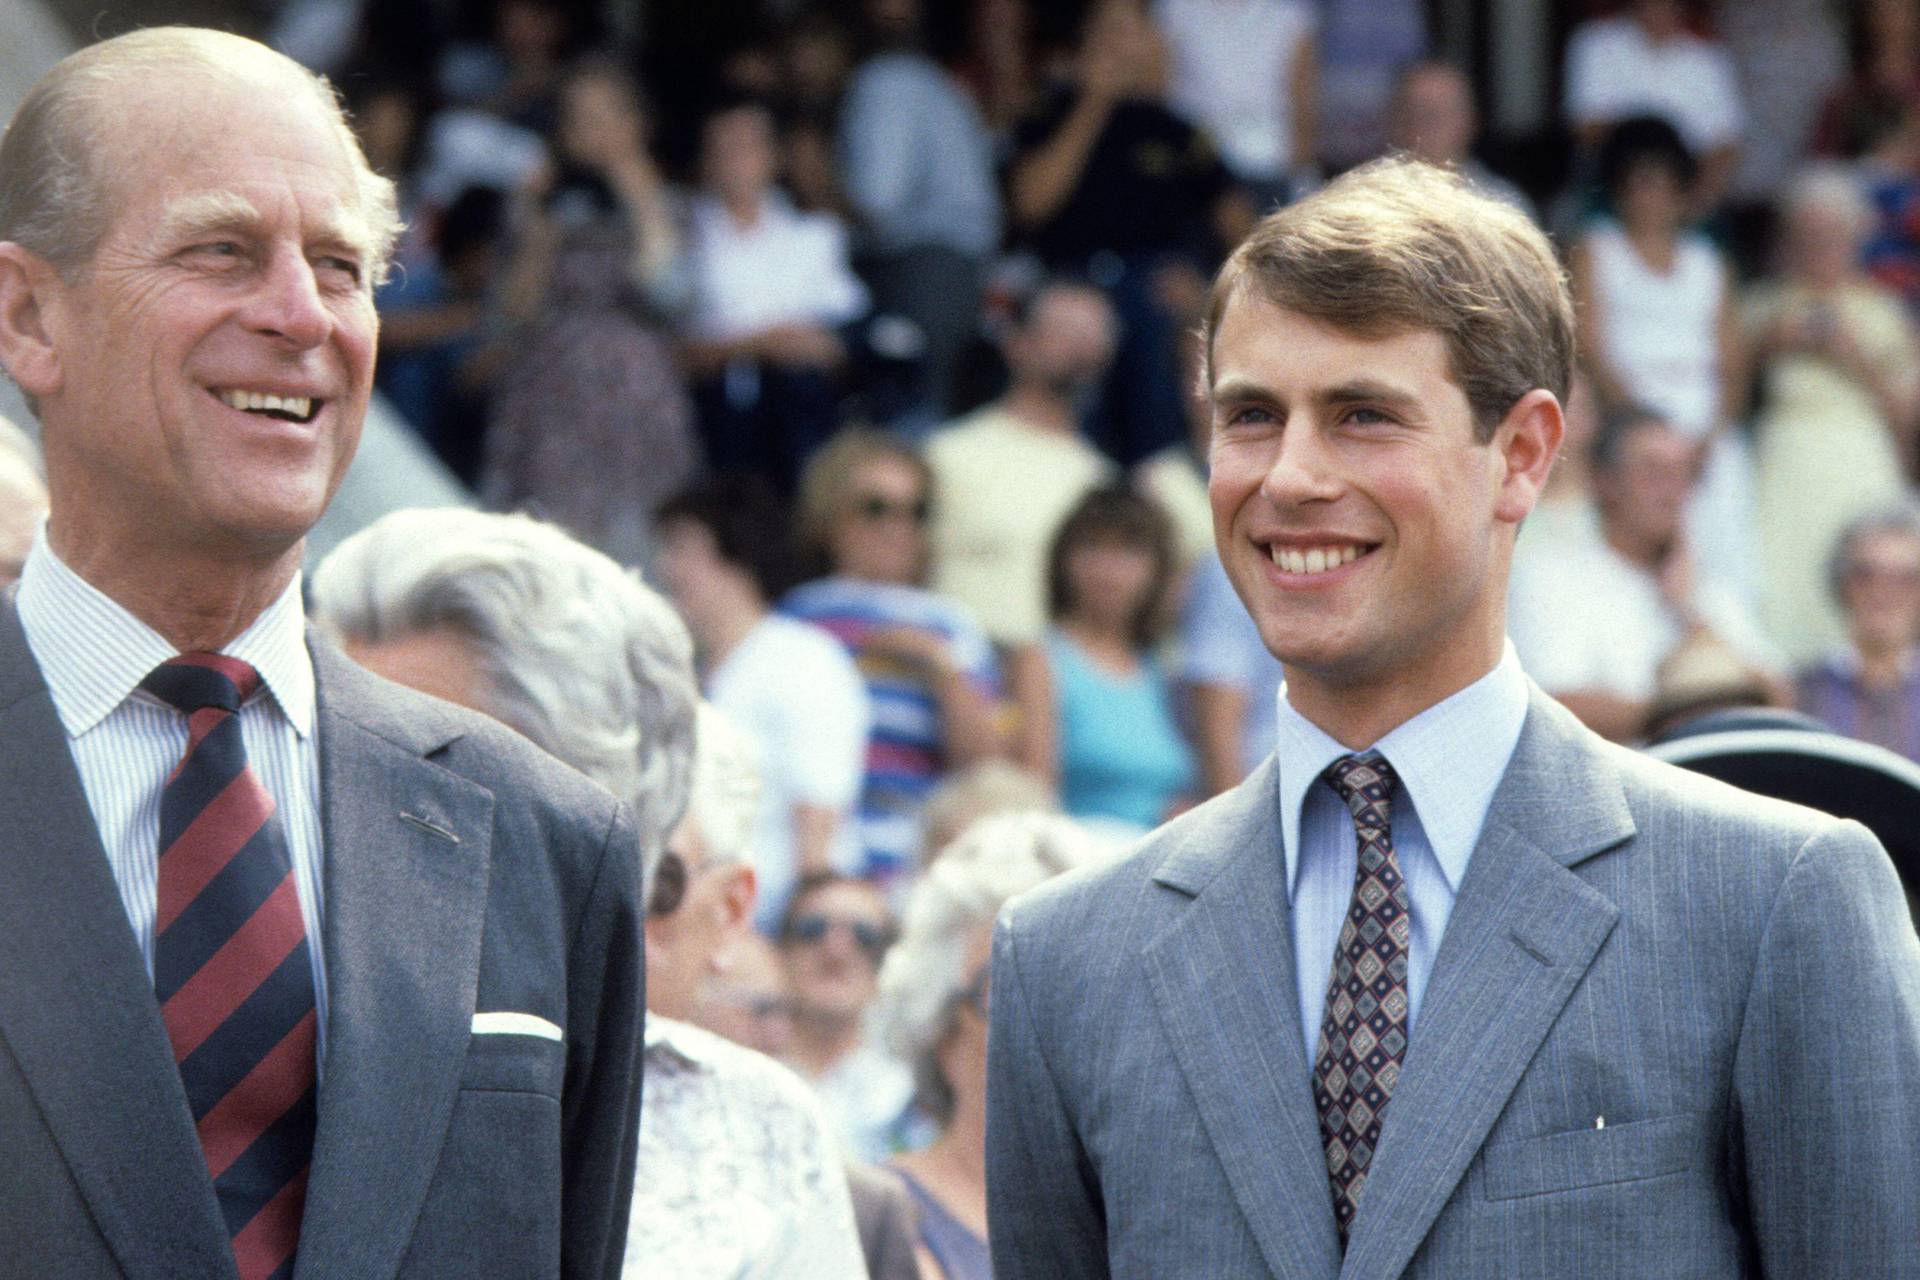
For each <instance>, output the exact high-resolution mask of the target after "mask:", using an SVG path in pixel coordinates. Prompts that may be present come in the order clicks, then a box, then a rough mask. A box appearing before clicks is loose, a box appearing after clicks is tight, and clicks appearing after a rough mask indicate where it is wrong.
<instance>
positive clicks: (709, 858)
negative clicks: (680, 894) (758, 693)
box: [686, 699, 760, 870]
mask: <svg viewBox="0 0 1920 1280" xmlns="http://www.w3.org/2000/svg"><path fill="white" fill-rule="evenodd" d="M686 816H687V820H688V821H689V822H692V823H693V825H694V826H696V827H698V828H699V829H700V839H701V841H702V842H703V843H704V844H705V846H706V858H705V860H704V861H703V862H702V864H701V866H700V867H699V868H693V869H695V870H704V869H705V868H707V867H719V866H731V865H733V864H734V863H740V862H748V861H751V860H752V857H753V827H754V823H755V821H757V820H758V818H759V816H760V771H759V769H758V767H757V766H756V765H755V753H754V748H753V743H752V742H751V741H750V740H749V739H748V738H747V736H746V735H745V734H743V733H741V732H740V730H738V729H736V728H735V727H734V726H733V722H732V721H731V720H728V719H727V717H726V715H725V714H724V713H722V712H721V711H720V710H719V709H718V708H717V707H715V706H714V705H713V704H712V703H710V702H707V701H705V700H704V699H703V700H702V701H701V703H700V713H699V719H698V721H697V722H696V727H695V731H694V748H693V782H692V790H691V793H690V794H689V796H688V798H687V813H686Z"/></svg>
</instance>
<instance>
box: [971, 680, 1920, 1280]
mask: <svg viewBox="0 0 1920 1280" xmlns="http://www.w3.org/2000/svg"><path fill="white" fill-rule="evenodd" d="M1276 797H1277V788H1276V772H1275V766H1274V763H1273V761H1272V760H1271V759H1269V760H1268V761H1267V762H1266V763H1265V764H1264V765H1263V766H1262V767H1261V768H1260V769H1258V770H1257V771H1256V772H1255V773H1254V775H1253V777H1252V778H1250V779H1249V780H1248V781H1247V782H1246V783H1245V784H1244V785H1243V786H1241V787H1239V788H1238V789H1236V790H1234V791H1232V792H1229V793H1228V794H1226V795H1224V796H1222V797H1219V798H1218V799H1216V800H1215V801H1213V802H1211V803H1209V804H1206V805H1203V806H1201V807H1200V808H1199V809H1197V810H1195V811H1194V812H1192V813H1190V814H1188V815H1186V816H1185V817H1183V818H1182V819H1180V820H1178V821H1176V822H1174V823H1172V824H1170V825H1168V826H1167V827H1164V828H1162V829H1161V830H1160V831H1158V832H1156V833H1154V834H1153V835H1151V836H1149V837H1148V838H1147V840H1146V842H1145V843H1144V845H1143V846H1141V847H1140V849H1139V850H1138V852H1137V853H1136V854H1134V855H1133V856H1131V857H1130V858H1128V859H1127V860H1126V861H1124V862H1122V863H1120V864H1118V865H1115V866H1111V867H1107V868H1102V869H1099V870H1096V871H1093V872H1091V873H1081V874H1076V875H1072V876H1068V877H1065V878H1063V879H1062V880H1060V881H1057V882H1054V883H1052V884H1049V885H1047V886H1044V887H1042V888H1041V889H1039V890H1036V891H1035V892H1033V893H1031V894H1028V895H1026V896H1024V897H1021V898H1019V899H1017V900H1015V901H1014V902H1013V903H1012V904H1011V905H1010V906H1009V907H1008V908H1007V909H1006V911H1005V912H1004V913H1003V914H1002V916H1001V918H1000V922H999V926H998V931H997V936H996V939H995V947H994V958H993V1002H992V1029H991V1041H990V1052H989V1079H988V1098H989V1108H990V1123H989V1131H988V1176H989V1187H990V1194H989V1202H990V1209H991V1214H992V1237H991V1238H992V1242H993V1254H994V1274H995V1276H996V1277H997V1280H1024V1278H1026V1277H1033V1278H1035V1280H1038V1278H1040V1277H1045V1278H1046V1280H1075V1278H1080V1277H1106V1276H1120V1277H1138V1278H1140V1280H1148V1278H1151V1280H1179V1278H1181V1277H1194V1278H1196V1280H1197V1278H1199V1277H1207V1278H1208V1280H1213V1278H1216V1277H1235V1278H1236V1280H1238V1278H1239V1277H1261V1276H1272V1277H1276V1278H1283V1280H1326V1278H1329V1277H1334V1276H1342V1277H1347V1278H1349V1280H1391V1278H1392V1277H1397V1276H1419V1277H1462V1276H1473V1277H1487V1276H1527V1277H1536V1276H1553V1277H1576V1276H1594V1277H1603V1276H1605V1277H1612V1276H1619V1277H1633V1278H1634V1280H1654V1278H1657V1277H1675V1278H1678V1277H1688V1278H1689V1280H1691V1278H1693V1277H1704V1276H1714V1277H1721V1276H1741V1275H1762V1274H1764V1275H1769V1276H1794V1277H1824V1276H1848V1277H1873V1276H1920V942H1916V939H1915V936H1914V932H1913V928H1912V925H1911V924H1910V922H1909V921H1908V919H1907V917H1906V910H1905V905H1904V902H1903V899H1902V896H1901V892H1900V886H1899V884H1898V882H1897V880H1896V879H1895V876H1894V872H1893V868H1892V866H1891V865H1890V863H1889V862H1888V860H1887V857H1886V854H1885V853H1884V852H1883V851H1882V850H1881V849H1880V847H1879V845H1878V844H1877V843H1876V842H1875V841H1874V840H1873V838H1872V837H1871V836H1869V835H1868V834H1866V832H1865V830H1864V829H1863V828H1861V827H1859V826H1856V825H1854V824H1852V823H1841V822H1839V821H1837V820H1834V819H1831V818H1827V817H1824V816H1822V815H1819V814H1815V813H1813V812H1812V811H1811V810H1806V809H1800V808H1796V807H1793V806H1789V805H1783V804H1779V803H1775V802H1772V801H1767V800H1762V799H1760V798H1758V797H1755V796H1752V795H1748V794H1746V793H1744V792H1739V791H1734V790H1732V789H1730V788H1728V787H1725V786H1722V785H1720V784H1718V783H1714V782H1710V781H1708V780H1706V779H1703V778H1700V777H1698V776H1695V775H1691V774H1683V773H1681V772H1679V771H1678V770H1675V769H1672V768H1670V767H1668V766H1666V765H1662V764H1658V763H1655V762H1653V761H1650V760H1646V759H1644V758H1642V757H1639V756H1636V755H1634V754H1632V753H1630V752H1627V751H1625V750H1622V749H1620V748H1617V747H1613V746H1610V745H1608V744H1606V743H1604V742H1603V741H1601V740H1600V739H1599V738H1597V737H1596V736H1594V735H1593V734H1591V733H1589V732H1588V731H1587V730H1586V729H1584V728H1583V727H1581V726H1580V725H1579V724H1578V723H1577V722H1576V721H1575V720H1574V719H1573V718H1572V716H1571V715H1569V714H1568V713H1567V712H1566V711H1565V710H1564V709H1562V708H1561V707H1559V706H1558V705H1557V704H1555V703H1553V702H1551V701H1550V700H1548V699H1547V698H1546V697H1545V696H1544V695H1543V694H1540V693H1539V692H1538V690H1535V692H1534V695H1533V701H1532V705H1531V707H1530V709H1529V712H1528V715H1527V720H1526V725H1525V728H1524V730H1523V731H1522V733H1521V737H1520V742H1519V745H1518V747H1517V748H1516V750H1515V753H1514V757H1513V760H1512V763H1511V764H1510V766H1509V768H1508V770H1507V774H1506V776H1505V778H1504V779H1503V780H1502V782H1501V784H1500V787H1499V788H1498V790H1497V792H1496V794H1495V796H1494V799H1493V803H1492V805H1491V808H1490V810H1489V812H1488V817H1487V823H1486V827H1485V830H1484V832H1483V833H1482V835H1481V838H1480V842H1479V844H1478V846H1477V847H1476V848H1475V850H1474V853H1473V858H1472V861H1471V863H1470V864H1469V866H1468V869H1467V873H1466V876H1465V878H1464V879H1463V881H1462V882H1461V885H1460V893H1459V896H1458V898H1457V900H1456V902H1455V904H1454V910H1453V915H1452V918H1451V919H1450V920H1449V922H1448V925H1447V931H1446V935H1445V937H1444V938H1443V939H1442V941H1441V944H1440V949H1439V953H1438V955H1437V956H1436V959H1435V963H1434V969H1433V973H1432V976H1431V978H1430V980H1429V983H1428V987H1427V993H1426V999H1425V1002H1424V1005H1423V1007H1422V1010H1421V1014H1420V1019H1419V1021H1418V1022H1417V1023H1416V1024H1415V1026H1414V1028H1413V1035H1412V1042H1411V1045H1410V1047H1409V1049H1408V1055H1407V1060H1406V1066H1405V1070H1404V1073H1403V1074H1402V1076H1401V1077H1400V1082H1399V1085H1398V1087H1397V1088H1396V1090H1395V1092H1394V1097H1393V1101H1392V1104H1391V1107H1390V1109H1389V1111H1388V1113H1387V1120H1386V1127H1385V1130H1384V1132H1383V1133H1382V1135H1381V1141H1380V1146H1379V1149H1378V1151H1377V1152H1376V1154H1375V1157H1374V1162H1373V1168H1372V1174H1371V1177H1370V1179H1369V1181H1368V1183H1367V1187H1366V1193H1365V1196H1364V1197H1363V1199H1362V1200H1361V1203H1360V1212H1359V1216H1358V1218H1357V1219H1356V1221H1355V1227H1354V1233H1353V1236H1352V1239H1351V1241H1350V1242H1349V1246H1348V1249H1347V1252H1346V1254H1345V1257H1344V1259H1343V1258H1342V1255H1341V1253H1340V1249H1339V1244H1338V1240H1337V1236H1336V1233H1335V1229H1334V1221H1333V1212H1332V1204H1331V1198H1330V1193H1329V1190H1328V1185H1327V1175H1326V1168H1325V1163H1324V1156H1323V1154H1322V1148H1321V1141H1320V1133H1319V1125H1318V1121H1317V1119H1316V1116H1315V1113H1314V1105H1313V1100H1312V1097H1311V1091H1310V1083H1309V1077H1310V1069H1309V1066H1308V1058H1307V1051H1306V1046H1305V1045H1304V1044H1303V1043H1302V1038H1301V1033H1300V1020H1299V1014H1298V1010H1297V1007H1296V1005H1295V1003H1294V997H1293V992H1294V975H1293V944H1292V941H1291V939H1290V936H1289V921H1288V907H1287V895H1286V893H1285V890H1284V885H1283V884H1282V873H1281V866H1282V858H1281V851H1280V848H1279V836H1278V833H1279V830H1280V824H1279V819H1278V814H1277V799H1276ZM1600 1118H1604V1120H1605V1127H1604V1128H1602V1127H1599V1126H1598V1123H1597V1122H1598V1120H1599V1119H1600Z"/></svg>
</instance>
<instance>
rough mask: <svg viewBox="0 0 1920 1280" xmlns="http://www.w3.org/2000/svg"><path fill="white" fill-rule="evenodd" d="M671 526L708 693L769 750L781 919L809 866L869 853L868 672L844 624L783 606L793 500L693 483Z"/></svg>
mask: <svg viewBox="0 0 1920 1280" xmlns="http://www.w3.org/2000/svg"><path fill="white" fill-rule="evenodd" d="M659 539H660V555H659V560H658V566H659V572H660V580H661V581H662V582H663V583H664V584H665V586H666V588H667V593H668V594H669V595H670V596H672V598H673V602H674V604H675V605H677V606H678V607H679V609H680V613H681V616H682V617H683V618H685V619H686V622H687V626H688V629H689V630H691V631H692V632H693V640H694V646H695V649H696V652H697V653H698V655H699V658H700V665H701V678H702V683H703V685H704V687H705V689H706V694H707V697H708V698H709V699H710V700H711V701H712V702H713V704H714V706H715V707H717V708H718V709H719V710H720V711H721V712H722V713H723V714H724V715H725V716H726V717H727V719H728V720H729V721H731V722H732V723H733V724H734V725H735V727H737V728H738V729H739V730H740V731H741V732H742V733H744V734H745V735H746V736H747V738H748V740H749V741H751V742H752V743H753V744H754V748H755V751H756V753H757V759H756V760H755V764H756V766H757V767H758V769H759V772H760V780H761V784H762V786H763V788H764V790H763V792H762V802H761V806H760V816H759V820H758V822H757V824H756V826H755V829H754V837H753V842H752V848H753V861H754V870H755V872H756V873H757V875H758V877H759V884H760V908H759V912H758V916H757V920H758V922H759V924H760V927H761V928H763V929H770V928H771V927H772V926H773V924H774V923H775V922H776V921H778V920H779V919H780V914H781V912H782V911H783V910H784V909H785V908H786V905H787V898H788V896H789V895H790V894H791V893H792V892H793V886H794V884H795V883H796V881H798V880H799V878H800V877H802V876H805V875H809V874H812V873H815V872H822V871H827V870H830V869H836V868H837V869H840V870H844V871H852V870H853V869H854V868H855V867H857V866H858V865H859V861H860V844H859V839H858V832H857V831H856V830H855V827H854V824H853V822H852V821H851V817H852V814H851V810H852V807H853V803H854V800H855V798H856V797H857V796H858V794H859V790H860V778H861V774H862V771H863V767H864V764H865V761H866V749H867V731H868V727H869V710H868V703H867V691H866V686H865V685H864V684H863V683H862V681H861V679H860V673H859V671H858V670H856V669H855V668H854V665H853V662H852V660H851V659H849V658H848V657H847V655H846V652H845V651H844V650H843V649H842V648H841V647H840V645H839V644H838V643H836V642H835V641H834V639H833V637H832V636H830V635H828V634H826V633H825V632H824V631H821V630H820V629H819V628H817V627H811V626H808V625H807V624H806V623H804V622H796V621H794V620H793V619H792V618H784V617H781V616H779V615H778V614H775V613H774V612H772V608H771V601H773V600H774V599H776V598H778V596H779V594H780V593H781V592H782V591H784V590H785V589H786V588H787V587H788V586H789V585H790V584H791V583H792V581H793V573H792V567H791V560H792V558H791V555H790V554H789V552H788V550H787V540H788V530H787V526H786V520H785V515H784V512H782V510H781V509H780V507H779V505H778V504H777V503H776V502H775V501H774V500H773V499H772V498H771V497H770V496H768V495H767V494H766V492H765V491H764V489H762V488H760V487H759V486H757V485H754V484H751V483H748V482H744V481H738V480H734V481H728V480H724V479H723V480H718V481H713V482H709V483H706V484H703V485H699V486H696V487H694V488H691V489H687V490H683V491H682V492H681V493H679V494H677V495H675V496H674V497H673V498H671V499H669V500H668V501H667V502H666V503H665V504H664V505H663V506H662V507H661V509H660V517H659Z"/></svg>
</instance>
